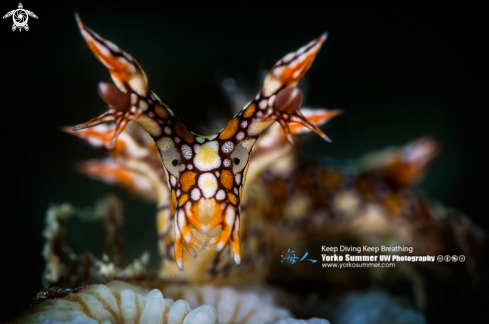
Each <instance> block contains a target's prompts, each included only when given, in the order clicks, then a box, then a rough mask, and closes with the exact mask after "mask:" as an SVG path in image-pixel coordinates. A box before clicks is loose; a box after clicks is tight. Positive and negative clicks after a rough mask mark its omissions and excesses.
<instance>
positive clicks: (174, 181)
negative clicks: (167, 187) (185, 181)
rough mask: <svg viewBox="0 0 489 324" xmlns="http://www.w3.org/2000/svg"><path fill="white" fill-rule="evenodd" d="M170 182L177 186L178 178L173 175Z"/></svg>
mask: <svg viewBox="0 0 489 324" xmlns="http://www.w3.org/2000/svg"><path fill="white" fill-rule="evenodd" d="M170 183H171V185H172V186H173V187H175V185H176V184H177V179H176V178H175V177H174V176H171V177H170Z"/></svg>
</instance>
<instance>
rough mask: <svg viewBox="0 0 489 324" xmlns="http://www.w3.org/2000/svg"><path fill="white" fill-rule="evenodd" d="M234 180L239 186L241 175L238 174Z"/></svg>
mask: <svg viewBox="0 0 489 324" xmlns="http://www.w3.org/2000/svg"><path fill="white" fill-rule="evenodd" d="M234 180H236V184H237V185H238V186H239V184H240V183H241V174H240V173H238V174H237V175H236V176H235V177H234Z"/></svg>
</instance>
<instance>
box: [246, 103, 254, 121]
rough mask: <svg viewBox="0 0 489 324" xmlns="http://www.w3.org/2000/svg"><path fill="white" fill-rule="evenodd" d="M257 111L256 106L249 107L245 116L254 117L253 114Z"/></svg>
mask: <svg viewBox="0 0 489 324" xmlns="http://www.w3.org/2000/svg"><path fill="white" fill-rule="evenodd" d="M255 109H256V107H255V104H251V105H249V106H248V108H246V110H245V112H244V114H243V116H244V117H245V118H250V117H251V116H252V115H253V113H254V112H255Z"/></svg>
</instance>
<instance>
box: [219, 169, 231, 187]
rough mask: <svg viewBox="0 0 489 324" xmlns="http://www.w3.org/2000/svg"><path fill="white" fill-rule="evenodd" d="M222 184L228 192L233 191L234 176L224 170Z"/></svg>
mask: <svg viewBox="0 0 489 324" xmlns="http://www.w3.org/2000/svg"><path fill="white" fill-rule="evenodd" d="M221 183H222V185H223V186H224V187H226V188H227V189H228V190H231V188H232V187H233V175H232V174H231V172H229V171H228V170H223V171H222V172H221Z"/></svg>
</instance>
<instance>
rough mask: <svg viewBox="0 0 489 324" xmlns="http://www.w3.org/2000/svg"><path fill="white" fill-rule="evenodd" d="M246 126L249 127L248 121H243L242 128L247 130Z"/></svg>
mask: <svg viewBox="0 0 489 324" xmlns="http://www.w3.org/2000/svg"><path fill="white" fill-rule="evenodd" d="M246 126H248V121H246V120H243V121H242V122H241V127H242V128H246Z"/></svg>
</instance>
